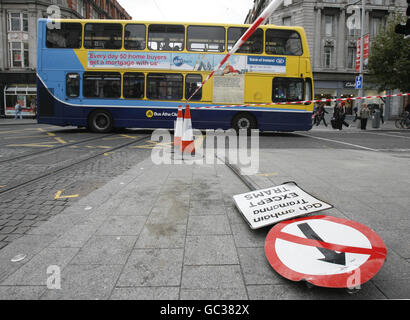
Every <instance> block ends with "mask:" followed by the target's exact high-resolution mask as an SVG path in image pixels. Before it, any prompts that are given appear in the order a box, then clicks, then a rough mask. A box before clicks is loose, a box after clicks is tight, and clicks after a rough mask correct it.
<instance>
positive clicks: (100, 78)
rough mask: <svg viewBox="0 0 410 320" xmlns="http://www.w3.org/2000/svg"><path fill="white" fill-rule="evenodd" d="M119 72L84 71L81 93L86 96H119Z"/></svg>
mask: <svg viewBox="0 0 410 320" xmlns="http://www.w3.org/2000/svg"><path fill="white" fill-rule="evenodd" d="M120 93H121V74H120V73H117V72H86V73H84V83H83V95H84V97H86V98H119V97H120V96H121V94H120Z"/></svg>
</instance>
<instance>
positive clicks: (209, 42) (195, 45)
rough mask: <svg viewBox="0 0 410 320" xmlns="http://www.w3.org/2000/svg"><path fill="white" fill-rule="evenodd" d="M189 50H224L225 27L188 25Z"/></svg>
mask: <svg viewBox="0 0 410 320" xmlns="http://www.w3.org/2000/svg"><path fill="white" fill-rule="evenodd" d="M187 47H188V50H189V51H198V52H224V51H225V28H224V27H208V26H189V27H188V31H187Z"/></svg>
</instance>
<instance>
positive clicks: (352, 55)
mask: <svg viewBox="0 0 410 320" xmlns="http://www.w3.org/2000/svg"><path fill="white" fill-rule="evenodd" d="M346 65H347V68H348V69H353V68H355V65H356V47H353V46H351V47H348V48H347V64H346Z"/></svg>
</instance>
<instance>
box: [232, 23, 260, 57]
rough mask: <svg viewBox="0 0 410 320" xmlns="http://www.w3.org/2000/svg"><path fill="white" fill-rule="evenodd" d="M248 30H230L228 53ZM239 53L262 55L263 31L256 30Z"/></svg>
mask: <svg viewBox="0 0 410 320" xmlns="http://www.w3.org/2000/svg"><path fill="white" fill-rule="evenodd" d="M246 30H247V28H239V27H232V28H229V29H228V51H229V50H231V49H232V47H233V46H234V45H235V43H236V42H237V41H238V40H239V39H240V38H241V37H242V35H243V34H244V33H245V32H246ZM236 52H238V53H262V52H263V30H262V29H256V31H255V32H254V34H253V35H251V36H250V37H249V38H248V40H246V41H245V43H244V44H243V45H242V46H241V47H240V48H239V49H238V51H236Z"/></svg>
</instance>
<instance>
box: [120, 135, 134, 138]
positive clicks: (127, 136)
mask: <svg viewBox="0 0 410 320" xmlns="http://www.w3.org/2000/svg"><path fill="white" fill-rule="evenodd" d="M120 136H122V137H124V138H129V139H136V137H133V136H129V135H128V134H121V135H120Z"/></svg>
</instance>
